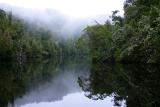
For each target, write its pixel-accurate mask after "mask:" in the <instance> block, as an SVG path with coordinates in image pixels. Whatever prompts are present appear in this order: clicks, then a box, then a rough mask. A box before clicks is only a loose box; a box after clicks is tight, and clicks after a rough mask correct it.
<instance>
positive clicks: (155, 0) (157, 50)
mask: <svg viewBox="0 0 160 107" xmlns="http://www.w3.org/2000/svg"><path fill="white" fill-rule="evenodd" d="M117 13H118V11H113V13H112V16H111V20H112V21H107V22H106V23H105V24H103V25H102V24H97V25H94V26H89V27H87V28H86V29H85V35H86V36H88V37H89V44H90V45H89V46H90V52H91V55H92V58H93V60H96V61H108V60H109V61H121V62H143V63H159V62H160V60H159V59H160V0H126V1H125V3H124V17H121V16H119V15H118V14H117Z"/></svg>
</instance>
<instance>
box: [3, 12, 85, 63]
mask: <svg viewBox="0 0 160 107" xmlns="http://www.w3.org/2000/svg"><path fill="white" fill-rule="evenodd" d="M53 30H54V29H53ZM83 43H84V44H83ZM85 43H86V42H84V41H83V40H80V39H78V38H68V39H63V38H59V37H58V36H57V34H56V33H51V31H49V30H47V29H46V28H43V27H37V26H36V25H34V24H33V25H30V24H28V23H27V22H25V21H23V20H20V19H19V18H17V17H15V16H13V15H12V13H8V12H5V11H3V10H1V9H0V60H15V59H18V60H23V59H26V58H42V57H52V56H55V55H75V54H79V53H81V52H83V53H87V52H85V51H86V49H87V48H86V47H87V46H86V45H87V44H85ZM84 45H85V46H86V47H85V46H84ZM78 52H79V53H78Z"/></svg>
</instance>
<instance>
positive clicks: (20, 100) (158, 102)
mask: <svg viewBox="0 0 160 107" xmlns="http://www.w3.org/2000/svg"><path fill="white" fill-rule="evenodd" d="M114 106H120V107H159V106H160V67H159V66H158V67H157V66H151V65H138V64H137V65H133V64H132V65H128V64H125V65H121V64H104V63H96V64H95V63H93V62H91V61H89V60H88V59H87V58H83V57H81V58H73V57H71V58H60V59H53V60H43V61H42V60H40V61H31V62H27V63H25V64H17V63H1V64H0V107H114Z"/></svg>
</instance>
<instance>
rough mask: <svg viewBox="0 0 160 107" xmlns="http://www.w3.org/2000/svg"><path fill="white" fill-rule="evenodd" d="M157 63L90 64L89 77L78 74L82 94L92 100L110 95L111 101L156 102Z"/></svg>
mask: <svg viewBox="0 0 160 107" xmlns="http://www.w3.org/2000/svg"><path fill="white" fill-rule="evenodd" d="M159 81H160V67H157V66H153V65H152V66H151V65H138V64H137V65H133V64H130V65H128V64H125V65H121V64H103V63H98V64H93V63H92V66H91V74H90V77H89V78H85V77H83V76H82V77H80V78H79V84H80V86H81V87H82V89H83V91H84V92H85V95H86V96H87V97H88V98H90V99H93V100H98V99H105V98H106V97H107V96H111V97H113V101H114V105H115V106H121V105H122V104H123V102H124V101H125V103H126V106H127V107H158V106H160V82H159Z"/></svg>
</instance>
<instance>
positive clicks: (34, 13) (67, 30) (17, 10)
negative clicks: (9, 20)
mask: <svg viewBox="0 0 160 107" xmlns="http://www.w3.org/2000/svg"><path fill="white" fill-rule="evenodd" d="M0 8H1V9H3V10H5V11H7V12H11V13H12V15H13V16H15V17H17V18H19V19H21V20H23V21H24V22H25V23H27V24H28V25H29V27H31V28H32V27H33V28H34V29H35V28H37V29H41V28H42V29H46V30H49V31H50V32H52V34H53V36H54V35H57V36H58V37H60V38H68V37H69V38H70V37H71V38H74V37H77V36H78V37H79V36H80V35H81V33H82V32H83V30H84V28H85V27H87V26H88V25H94V24H96V22H95V21H97V22H98V23H104V22H105V21H106V20H107V19H108V16H109V15H107V14H106V15H98V16H94V17H87V18H75V17H71V16H67V15H64V14H62V13H61V12H59V11H57V10H54V9H50V8H46V9H31V8H24V7H18V6H13V5H8V4H4V3H1V4H0Z"/></svg>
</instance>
